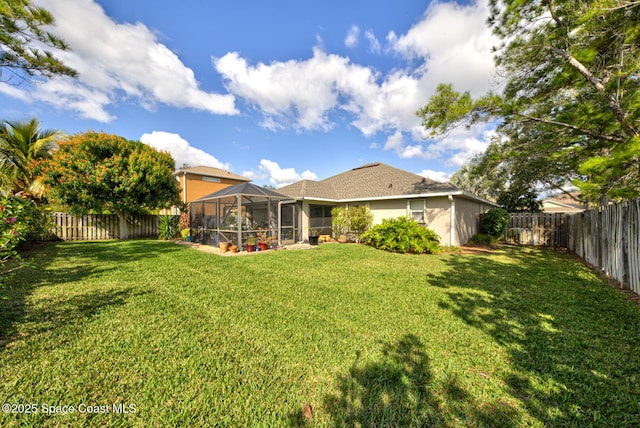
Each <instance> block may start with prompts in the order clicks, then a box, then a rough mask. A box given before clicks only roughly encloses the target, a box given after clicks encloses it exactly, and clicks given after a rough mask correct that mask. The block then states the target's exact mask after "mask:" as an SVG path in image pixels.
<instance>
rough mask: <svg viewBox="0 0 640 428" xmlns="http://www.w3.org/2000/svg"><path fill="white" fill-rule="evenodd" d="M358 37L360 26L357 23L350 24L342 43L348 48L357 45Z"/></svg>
mask: <svg viewBox="0 0 640 428" xmlns="http://www.w3.org/2000/svg"><path fill="white" fill-rule="evenodd" d="M359 37H360V28H358V26H357V25H352V26H351V28H349V31H348V32H347V37H346V38H345V39H344V45H345V46H346V47H348V48H355V47H356V46H358V39H359Z"/></svg>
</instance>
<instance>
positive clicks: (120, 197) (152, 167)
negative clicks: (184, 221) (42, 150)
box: [38, 131, 180, 239]
mask: <svg viewBox="0 0 640 428" xmlns="http://www.w3.org/2000/svg"><path fill="white" fill-rule="evenodd" d="M174 168H175V162H174V160H173V158H172V157H171V155H170V154H168V153H166V152H159V151H157V150H155V149H154V148H152V147H150V146H148V145H146V144H143V143H141V142H138V141H129V140H126V139H124V138H122V137H119V136H117V135H110V134H105V133H96V132H92V131H91V132H87V133H84V134H77V135H75V136H73V137H71V138H69V139H67V140H65V141H61V142H60V143H59V144H58V150H56V151H55V152H54V153H53V154H52V156H51V158H50V159H48V160H46V161H43V162H42V163H41V165H39V168H38V172H39V173H40V175H41V177H42V180H43V182H44V183H45V184H46V185H47V186H48V192H47V197H48V198H50V199H52V200H53V201H56V202H59V203H62V204H64V205H66V206H69V207H70V210H71V212H72V213H74V214H85V213H88V212H91V211H93V212H98V213H101V212H104V211H109V212H112V213H114V214H117V215H118V218H119V220H120V238H121V239H127V237H128V233H127V226H126V225H127V217H128V216H130V215H135V214H142V213H145V212H148V211H149V210H153V209H158V208H167V207H170V206H172V205H176V204H177V203H178V202H179V200H180V199H179V198H180V190H179V186H178V182H177V181H176V179H175V178H174V177H173V175H172V173H173V171H174Z"/></svg>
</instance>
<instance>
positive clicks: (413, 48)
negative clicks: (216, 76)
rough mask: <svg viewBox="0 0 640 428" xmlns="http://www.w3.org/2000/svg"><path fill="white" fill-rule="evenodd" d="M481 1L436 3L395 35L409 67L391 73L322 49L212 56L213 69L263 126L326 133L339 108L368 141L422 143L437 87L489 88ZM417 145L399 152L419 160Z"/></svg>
mask: <svg viewBox="0 0 640 428" xmlns="http://www.w3.org/2000/svg"><path fill="white" fill-rule="evenodd" d="M482 1H483V3H481V4H471V5H466V6H464V5H456V4H449V3H435V4H434V5H432V6H430V7H429V8H428V9H427V11H426V12H425V15H424V16H423V18H422V20H421V21H420V22H418V23H417V24H415V25H414V26H413V27H412V28H411V29H410V30H409V31H408V32H407V33H406V34H404V35H401V36H397V35H396V34H395V33H390V35H389V37H388V38H387V40H388V42H389V43H390V46H391V51H392V52H395V54H396V55H400V56H401V57H403V58H405V59H407V60H408V68H406V69H394V70H393V71H391V72H390V73H388V74H387V75H381V74H380V73H379V72H378V71H376V70H375V69H373V68H371V67H366V66H362V65H359V64H354V63H352V62H351V61H350V59H349V58H348V57H343V56H340V55H336V54H329V53H325V52H324V51H323V50H322V49H321V48H319V47H316V48H315V49H314V50H313V56H312V57H311V58H309V59H306V60H290V61H286V62H282V61H275V62H272V63H270V64H265V63H262V62H260V63H257V64H255V65H253V64H250V63H249V62H248V61H247V60H246V59H245V58H242V57H241V56H240V55H239V54H238V53H237V52H230V53H228V54H227V55H225V56H223V57H222V58H214V60H213V61H214V66H215V68H216V70H217V71H218V72H219V73H220V74H221V75H222V76H223V79H224V80H225V82H226V85H227V88H228V90H229V92H231V93H232V94H234V95H236V96H237V97H242V98H244V99H245V100H247V101H248V102H249V103H251V104H252V105H253V106H255V107H256V108H257V109H258V110H259V111H260V112H261V113H262V114H263V121H262V126H264V127H266V128H268V129H272V130H277V129H286V128H293V129H297V130H322V131H328V130H330V129H331V128H332V126H333V122H332V121H331V113H332V112H335V111H339V110H341V111H343V112H345V111H346V112H348V113H350V114H351V117H352V121H351V124H352V125H353V126H354V127H356V128H357V129H358V130H360V132H361V133H362V134H363V135H365V136H367V137H369V136H373V135H375V134H376V133H379V132H385V133H394V132H396V131H400V132H410V133H411V135H412V136H413V138H414V139H420V138H422V137H421V136H420V134H422V132H421V131H420V129H421V126H420V119H419V118H418V117H417V116H416V114H415V112H416V110H418V109H419V108H420V107H421V106H423V105H424V104H425V103H426V101H427V100H428V99H429V97H430V96H431V95H432V94H433V92H434V90H435V88H436V86H437V85H438V83H441V82H452V83H453V84H454V85H455V87H456V88H459V89H460V90H471V91H472V92H473V93H484V92H486V91H487V90H488V89H489V88H490V87H491V80H492V76H493V70H494V66H493V59H492V55H491V47H492V45H493V44H494V39H493V38H492V36H491V33H490V30H489V29H488V28H486V27H485V20H486V17H487V14H488V8H487V6H486V2H484V1H485V0H482ZM359 34H360V29H359V28H358V27H356V26H354V27H352V28H351V29H350V30H349V34H348V37H347V39H346V40H345V43H347V42H349V44H352V45H353V44H354V43H356V40H355V36H356V35H358V36H359ZM365 37H366V38H367V39H368V40H369V44H370V49H371V50H372V51H374V52H376V51H378V50H380V51H381V50H382V49H381V47H380V43H379V41H378V40H377V38H376V37H375V35H374V34H373V32H372V31H370V30H369V31H366V32H365ZM416 60H418V61H416ZM416 63H417V64H418V65H417V66H413V64H416ZM413 146H415V145H413ZM413 146H410V147H407V148H406V150H404V151H400V152H398V153H399V154H401V153H403V156H404V157H412V156H417V155H419V150H418V148H417V147H413Z"/></svg>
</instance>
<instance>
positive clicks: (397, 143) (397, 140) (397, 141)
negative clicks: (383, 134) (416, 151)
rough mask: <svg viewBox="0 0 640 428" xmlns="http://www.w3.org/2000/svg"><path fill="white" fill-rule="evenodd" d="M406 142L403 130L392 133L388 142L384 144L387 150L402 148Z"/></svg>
mask: <svg viewBox="0 0 640 428" xmlns="http://www.w3.org/2000/svg"><path fill="white" fill-rule="evenodd" d="M403 142H404V137H403V136H402V132H400V131H396V132H395V133H394V134H393V135H391V136H390V137H389V138H388V139H387V142H386V143H385V144H384V149H385V150H400V149H402V144H403Z"/></svg>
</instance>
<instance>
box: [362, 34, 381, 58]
mask: <svg viewBox="0 0 640 428" xmlns="http://www.w3.org/2000/svg"><path fill="white" fill-rule="evenodd" d="M364 36H365V37H366V38H367V40H368V41H369V50H370V51H371V52H373V53H377V54H379V53H381V52H382V46H380V41H379V40H378V39H377V38H376V36H375V34H373V31H371V30H367V31H365V32H364Z"/></svg>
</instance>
